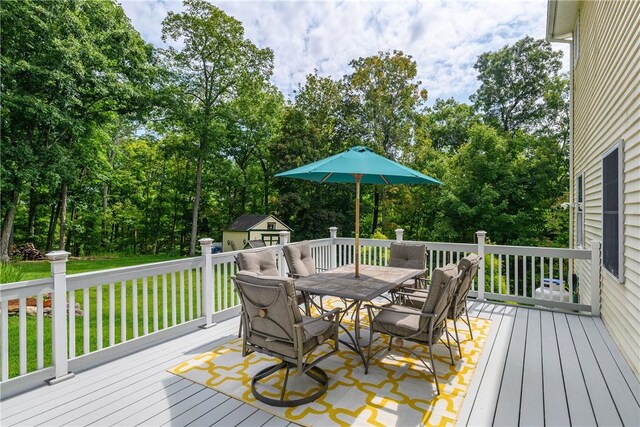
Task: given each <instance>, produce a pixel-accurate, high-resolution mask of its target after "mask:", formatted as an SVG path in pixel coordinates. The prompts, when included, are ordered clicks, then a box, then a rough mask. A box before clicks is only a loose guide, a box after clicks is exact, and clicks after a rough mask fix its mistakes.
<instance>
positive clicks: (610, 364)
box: [580, 317, 640, 426]
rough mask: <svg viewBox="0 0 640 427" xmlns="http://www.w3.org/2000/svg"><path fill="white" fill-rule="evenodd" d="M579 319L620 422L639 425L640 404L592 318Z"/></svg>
mask: <svg viewBox="0 0 640 427" xmlns="http://www.w3.org/2000/svg"><path fill="white" fill-rule="evenodd" d="M580 321H581V323H582V327H583V328H584V331H585V334H586V336H587V339H588V340H589V344H591V349H592V350H593V353H594V355H595V356H596V359H597V361H598V365H599V367H600V370H601V371H602V374H603V378H604V380H605V382H606V384H607V388H608V391H609V393H610V394H611V398H612V399H613V403H614V404H615V406H616V409H617V411H618V414H619V415H620V418H621V419H622V422H623V423H624V424H625V425H629V426H631V425H640V405H638V402H637V401H636V399H635V396H634V395H633V391H632V390H631V388H630V387H629V385H628V384H627V382H626V380H625V378H624V376H623V375H622V372H620V369H618V365H617V364H616V362H615V360H614V359H613V356H612V355H611V352H610V351H609V349H608V348H607V345H606V344H605V342H604V340H603V339H602V336H601V335H600V333H599V332H598V329H597V327H596V325H595V323H594V321H593V319H592V318H590V317H581V318H580Z"/></svg>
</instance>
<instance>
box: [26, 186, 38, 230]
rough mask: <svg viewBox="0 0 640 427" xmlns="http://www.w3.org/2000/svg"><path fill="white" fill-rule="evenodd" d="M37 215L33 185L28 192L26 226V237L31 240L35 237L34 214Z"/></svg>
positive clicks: (36, 196) (36, 195) (36, 199)
mask: <svg viewBox="0 0 640 427" xmlns="http://www.w3.org/2000/svg"><path fill="white" fill-rule="evenodd" d="M37 213H38V192H37V191H36V187H35V185H33V184H32V185H31V190H29V220H28V223H27V224H28V225H27V236H28V237H29V239H33V238H34V237H35V235H36V214H37Z"/></svg>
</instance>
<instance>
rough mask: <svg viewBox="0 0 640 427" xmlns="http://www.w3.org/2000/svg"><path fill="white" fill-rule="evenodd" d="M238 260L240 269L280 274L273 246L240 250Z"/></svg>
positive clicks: (268, 274)
mask: <svg viewBox="0 0 640 427" xmlns="http://www.w3.org/2000/svg"><path fill="white" fill-rule="evenodd" d="M236 262H237V263H238V269H239V270H240V271H250V272H252V273H256V274H261V275H263V276H280V270H278V265H277V264H276V254H275V252H274V251H273V250H272V249H271V248H261V249H256V250H253V251H245V252H240V253H239V254H238V255H237V256H236Z"/></svg>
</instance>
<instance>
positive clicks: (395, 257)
mask: <svg viewBox="0 0 640 427" xmlns="http://www.w3.org/2000/svg"><path fill="white" fill-rule="evenodd" d="M390 249H391V253H390V254H389V267H399V268H414V269H420V270H424V269H425V267H426V264H427V245H425V244H424V243H411V242H392V243H391V246H390ZM424 281H425V277H424V274H421V275H419V276H416V277H415V278H414V279H411V281H407V282H405V283H403V284H402V285H401V286H400V289H401V290H403V289H404V288H405V287H409V288H419V287H424ZM395 291H396V290H392V291H391V297H392V300H393V302H395V303H400V302H401V301H400V300H399V299H398V297H397V295H396V292H395Z"/></svg>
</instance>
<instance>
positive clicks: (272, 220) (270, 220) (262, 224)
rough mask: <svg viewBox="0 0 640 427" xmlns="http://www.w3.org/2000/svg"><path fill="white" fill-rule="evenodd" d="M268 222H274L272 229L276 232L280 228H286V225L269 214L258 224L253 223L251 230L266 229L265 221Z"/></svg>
mask: <svg viewBox="0 0 640 427" xmlns="http://www.w3.org/2000/svg"><path fill="white" fill-rule="evenodd" d="M268 222H275V223H276V229H275V230H274V232H275V233H278V232H280V231H282V230H285V231H286V230H288V228H287V226H286V225H284V224H283V223H281V222H280V221H278V220H277V219H276V218H275V217H272V216H270V217H269V218H267V219H265V220H264V221H262V222H259V223H258V224H256V225H254V226H253V227H251V230H261V231H263V230H266V229H267V223H268ZM269 232H271V230H269Z"/></svg>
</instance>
